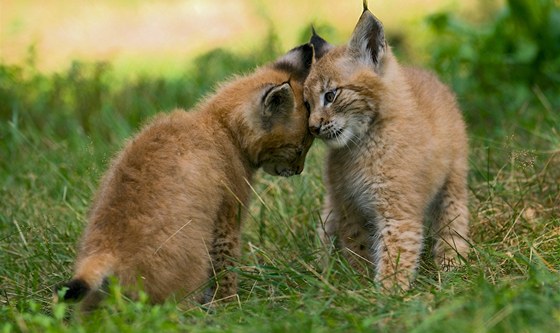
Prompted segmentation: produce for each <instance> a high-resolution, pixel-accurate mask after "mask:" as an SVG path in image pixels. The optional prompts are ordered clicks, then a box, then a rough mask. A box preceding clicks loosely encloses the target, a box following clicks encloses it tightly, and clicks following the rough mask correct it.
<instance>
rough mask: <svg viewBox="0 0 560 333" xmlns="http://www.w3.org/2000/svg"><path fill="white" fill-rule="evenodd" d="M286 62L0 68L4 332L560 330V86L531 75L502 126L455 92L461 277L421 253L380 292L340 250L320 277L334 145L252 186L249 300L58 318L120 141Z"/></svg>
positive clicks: (247, 230) (125, 306) (268, 50)
mask: <svg viewBox="0 0 560 333" xmlns="http://www.w3.org/2000/svg"><path fill="white" fill-rule="evenodd" d="M278 53H279V50H278V48H277V46H276V44H275V42H274V38H271V42H270V43H269V46H267V47H265V48H263V51H262V52H260V53H256V54H252V55H251V56H249V55H234V54H231V53H228V52H226V51H223V50H221V51H220V50H218V51H214V52H211V53H209V54H207V55H205V56H203V57H200V58H199V59H197V60H196V62H195V63H194V64H193V66H192V68H190V69H189V70H188V71H187V72H185V73H184V74H183V75H175V76H174V77H172V78H160V77H149V76H144V77H139V78H122V77H115V73H114V71H113V70H112V69H111V66H110V65H109V64H78V63H76V64H74V65H73V66H72V67H71V68H70V69H69V70H68V71H66V72H63V73H59V74H52V75H44V74H41V73H38V72H36V71H35V70H34V69H33V66H32V65H29V66H26V67H24V68H19V67H10V66H5V65H0V198H1V200H0V279H1V280H0V281H1V282H0V304H1V305H0V331H2V332H11V331H16V332H17V331H21V332H39V331H40V332H61V331H62V332H64V331H71V332H74V331H80V332H94V331H95V332H97V331H103V332H116V331H119V332H120V331H124V332H138V331H142V332H163V331H189V332H454V331H455V332H556V331H558V329H559V328H560V274H559V269H560V133H559V128H560V126H559V124H560V116H559V114H560V113H559V111H560V101H559V100H558V99H555V98H554V96H553V94H551V93H550V90H546V89H545V88H547V89H548V88H549V86H547V87H540V86H539V85H535V84H532V83H531V84H529V83H525V84H524V83H523V81H522V80H521V79H519V78H517V79H516V80H517V81H516V84H517V85H518V86H524V85H525V86H526V87H527V91H528V92H527V91H525V92H524V95H523V96H524V99H523V100H522V101H521V103H519V101H518V100H515V101H512V102H511V103H510V104H507V103H506V102H505V103H504V104H502V108H503V109H505V110H506V111H505V112H504V117H498V116H496V115H495V114H493V112H495V110H493V109H484V108H478V107H479V106H480V105H481V104H483V101H484V100H483V98H481V99H478V100H475V101H473V100H472V98H474V97H473V96H476V91H470V92H469V93H468V96H469V98H468V99H465V98H463V97H464V96H463V95H461V94H460V95H459V98H460V100H461V102H462V106H463V109H464V110H466V111H465V112H466V114H465V116H466V119H467V120H468V123H469V124H468V125H469V131H470V133H471V140H470V142H471V155H470V165H471V173H470V179H469V184H470V212H471V225H472V238H473V243H474V249H475V250H474V253H473V254H472V256H471V257H470V258H469V260H468V264H467V266H466V267H464V268H462V269H460V270H457V271H455V272H451V273H440V272H438V271H437V270H436V269H435V268H434V265H433V263H432V262H431V261H430V257H429V256H425V258H424V260H423V262H422V265H421V268H420V270H419V276H418V280H417V283H416V285H415V288H413V289H412V290H411V291H409V292H406V293H403V294H400V295H384V294H382V293H380V292H379V291H378V290H377V289H376V288H375V287H374V286H373V284H372V283H371V281H364V279H363V277H361V276H359V275H358V274H357V273H356V272H354V271H353V270H352V269H351V268H350V267H349V265H348V264H347V263H346V262H345V260H344V259H343V258H342V257H340V256H339V255H338V254H337V253H335V254H333V255H332V256H330V260H328V265H327V267H326V268H323V267H322V264H321V263H322V258H324V257H325V255H326V253H325V252H324V251H323V250H322V249H321V248H320V247H319V245H318V242H317V239H316V235H315V232H314V230H315V226H316V224H317V223H318V222H319V212H320V208H321V202H322V199H323V195H324V188H323V184H322V182H321V173H322V160H323V155H324V152H325V147H324V146H323V145H322V144H321V143H316V144H315V145H314V147H313V148H312V149H311V152H310V156H309V158H308V161H307V164H306V169H305V171H304V173H303V174H302V175H301V176H300V177H293V178H289V179H284V178H273V177H269V176H267V175H264V174H262V173H259V174H258V176H257V178H256V182H255V188H254V190H255V192H256V195H254V196H253V201H252V204H251V206H250V212H249V214H248V218H247V220H246V221H245V222H244V231H243V256H242V258H241V259H240V262H239V266H238V268H236V270H237V271H238V272H239V274H240V286H239V299H238V301H236V302H233V303H230V304H218V306H217V307H215V308H214V309H213V310H211V311H210V310H208V309H206V308H201V307H197V306H191V307H187V306H185V305H182V304H178V303H176V302H174V301H173V300H170V301H168V302H166V303H165V304H163V305H158V306H151V305H148V304H147V303H146V302H145V301H138V302H132V301H130V300H128V299H126V297H124V296H122V294H121V293H120V290H119V289H118V288H117V287H113V289H112V290H111V295H110V296H109V298H108V300H107V302H106V303H107V304H105V306H103V308H102V309H101V310H99V311H98V312H97V313H95V314H94V315H92V316H91V317H90V318H86V319H83V320H80V319H78V318H76V317H74V316H73V315H72V313H73V309H72V307H71V306H68V305H64V304H60V305H56V306H54V307H53V306H52V304H51V293H52V288H53V286H54V285H55V284H57V283H59V282H61V281H63V280H66V279H68V278H69V277H70V276H71V269H72V264H73V261H74V258H75V254H76V252H75V249H76V242H77V240H78V238H79V236H80V234H81V232H82V230H83V229H84V224H85V216H86V213H87V209H88V205H89V203H90V200H91V198H92V195H93V193H94V191H95V190H96V188H97V184H98V182H99V179H100V177H101V175H102V174H103V172H104V170H105V169H106V167H107V164H108V163H109V161H110V159H111V156H113V154H114V153H115V152H116V151H118V149H119V148H120V146H121V145H122V143H123V141H124V140H125V139H126V138H127V137H130V136H131V135H133V133H134V132H135V131H137V129H138V128H139V127H140V126H141V124H142V123H143V122H144V121H146V120H147V119H149V117H151V116H152V115H153V114H155V113H156V112H159V111H161V110H163V111H168V110H170V109H172V108H174V107H176V106H181V107H189V106H192V105H193V104H195V103H196V101H197V100H198V99H200V98H201V97H202V96H204V94H206V93H208V92H209V91H210V90H211V88H212V87H213V86H214V84H215V83H217V82H219V81H221V80H223V79H225V78H227V77H230V76H231V75H232V74H233V73H239V72H244V71H248V70H250V69H251V68H253V67H254V66H255V65H256V64H260V63H264V62H265V61H267V60H269V59H272V58H273V57H274V56H275V55H277V54H278ZM443 76H444V77H445V75H443ZM456 79H457V78H452V79H449V81H451V82H452V83H453V85H454V87H455V88H456V90H458V91H462V90H461V89H460V88H461V87H463V86H464V85H461V84H463V83H461V82H457V81H456ZM465 79H468V80H476V78H474V77H471V78H465ZM468 83H470V84H471V85H470V86H471V87H474V88H475V89H476V85H474V84H472V82H468ZM495 84H496V85H498V86H499V85H500V84H501V82H499V81H496V82H495ZM508 84H511V82H510V83H508ZM554 84H556V85H554ZM554 84H553V85H552V86H551V87H550V89H554V88H557V87H558V82H556V83H554ZM479 89H482V88H479ZM483 93H484V92H483V91H480V94H481V96H483V95H484V94H483ZM551 96H552V97H551ZM494 102H495V101H493V103H494ZM505 115H507V116H505ZM485 117H486V118H491V119H492V121H491V122H485V121H482V120H484V119H485ZM498 119H499V121H498Z"/></svg>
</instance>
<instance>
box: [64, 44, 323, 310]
mask: <svg viewBox="0 0 560 333" xmlns="http://www.w3.org/2000/svg"><path fill="white" fill-rule="evenodd" d="M312 61H313V47H312V46H311V45H310V44H305V45H302V46H300V47H297V48H294V49H293V50H291V51H290V52H289V53H287V54H286V55H285V56H284V57H282V58H280V59H279V60H277V61H276V62H274V63H272V64H270V65H268V66H265V67H263V68H261V69H258V70H257V71H256V72H255V73H253V74H251V75H248V76H246V77H240V78H237V79H235V80H233V81H232V82H229V83H227V84H225V85H223V86H222V87H221V88H220V89H219V90H218V91H217V92H216V93H215V94H214V95H213V96H211V97H209V98H207V99H206V100H205V101H204V102H202V103H201V104H200V105H198V106H197V107H196V108H195V110H193V111H191V112H185V111H182V110H178V111H175V112H173V113H171V114H166V115H162V116H159V117H157V118H156V119H155V120H153V121H152V122H151V123H150V124H148V125H147V126H146V127H144V128H143V129H142V131H140V133H139V134H138V135H136V136H135V137H134V138H133V139H132V140H131V141H130V142H129V143H128V144H127V145H126V146H125V148H124V149H123V151H122V152H121V153H120V154H119V155H118V156H117V158H116V159H115V160H114V161H113V164H112V166H111V167H110V168H109V170H108V172H107V174H106V175H105V177H104V179H103V182H102V183H101V186H100V188H99V191H98V193H97V195H96V197H95V200H94V202H93V205H92V207H91V211H90V213H89V216H88V225H87V229H86V231H85V233H84V235H83V238H82V241H81V246H80V250H79V253H78V258H77V261H76V264H75V274H74V277H73V279H72V280H71V281H69V282H68V283H66V284H64V285H63V286H62V287H66V288H64V290H66V291H65V293H64V296H63V299H64V300H79V299H81V298H85V299H84V302H83V303H82V308H83V309H84V310H88V309H91V308H93V307H95V306H96V305H97V303H98V302H99V301H100V299H101V290H100V289H101V287H102V285H103V284H104V282H105V281H106V278H107V277H109V276H114V277H116V278H117V280H118V281H119V283H120V284H121V285H123V286H124V287H125V290H127V291H128V292H129V293H131V294H132V295H134V293H135V291H136V290H137V289H135V288H136V287H137V286H138V285H141V286H142V287H143V289H144V290H145V291H146V293H147V294H148V295H149V298H150V300H151V301H152V302H161V301H163V300H164V299H166V298H167V297H168V296H170V295H176V296H177V297H183V296H185V295H187V294H190V293H192V292H194V291H196V290H197V289H199V288H200V287H201V286H203V285H204V284H205V283H207V282H208V281H209V280H210V279H211V278H212V277H213V276H214V274H216V276H215V278H216V279H217V283H216V284H215V285H214V290H213V291H212V293H210V294H208V295H207V296H210V297H215V298H216V299H223V298H227V297H229V296H232V295H234V294H235V293H236V290H237V284H236V275H235V273H234V272H231V271H229V270H228V267H229V266H231V265H233V262H234V261H235V258H236V257H237V256H238V255H239V251H240V250H239V248H240V246H239V234H240V220H241V218H242V215H244V213H243V211H244V210H245V207H246V205H247V203H248V200H249V196H250V193H251V188H250V182H251V178H252V176H253V174H254V172H255V171H256V170H257V168H259V167H263V169H264V170H265V171H266V172H268V173H270V174H273V175H281V176H291V175H295V174H299V173H300V172H301V171H302V169H303V166H304V160H305V156H306V154H307V151H308V149H309V147H310V145H311V143H312V140H313V137H312V136H311V134H310V133H309V130H308V123H307V118H308V113H307V111H306V109H305V107H304V104H303V87H302V85H303V81H304V80H305V77H306V76H307V74H308V72H309V69H310V66H311V63H312ZM61 292H62V291H61ZM197 295H198V300H201V297H200V293H198V294H197Z"/></svg>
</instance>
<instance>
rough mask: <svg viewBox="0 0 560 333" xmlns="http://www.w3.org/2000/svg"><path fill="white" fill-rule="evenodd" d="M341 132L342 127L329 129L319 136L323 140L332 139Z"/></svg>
mask: <svg viewBox="0 0 560 333" xmlns="http://www.w3.org/2000/svg"><path fill="white" fill-rule="evenodd" d="M343 132H344V130H343V129H342V128H337V129H331V130H329V131H327V132H326V133H324V134H323V135H322V136H321V137H322V138H323V139H325V140H333V139H336V138H337V137H339V136H340V135H341V134H342V133H343Z"/></svg>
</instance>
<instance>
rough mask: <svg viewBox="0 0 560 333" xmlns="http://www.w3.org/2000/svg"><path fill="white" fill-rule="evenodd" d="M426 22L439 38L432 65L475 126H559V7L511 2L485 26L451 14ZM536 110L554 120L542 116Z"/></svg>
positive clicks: (538, 1) (550, 1)
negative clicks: (535, 124)
mask: <svg viewBox="0 0 560 333" xmlns="http://www.w3.org/2000/svg"><path fill="white" fill-rule="evenodd" d="M480 10H484V8H481V9H480ZM427 22H428V24H429V26H430V27H431V28H432V31H433V33H434V38H433V44H432V49H431V52H432V57H431V59H432V60H431V64H430V65H431V67H432V68H434V69H435V70H436V71H437V72H438V73H439V74H440V76H442V77H443V78H444V80H446V81H447V82H450V83H451V84H452V86H453V88H454V90H455V92H456V93H457V94H458V96H459V98H460V100H461V102H462V105H463V107H464V109H465V111H466V113H467V118H468V119H469V120H470V123H472V124H478V123H487V124H488V125H489V126H491V128H495V127H496V125H501V126H502V127H503V125H504V124H505V123H507V122H510V121H511V119H516V120H517V121H519V122H520V123H522V124H523V123H525V124H527V125H533V123H534V122H538V121H540V120H544V121H545V122H548V124H549V125H554V124H555V123H556V126H558V123H557V121H559V118H558V117H557V116H556V117H554V115H553V113H557V112H558V111H559V108H560V8H559V7H558V2H557V1H554V0H508V1H507V2H506V5H505V6H504V7H503V8H501V9H500V11H499V12H498V13H496V15H495V16H494V19H492V20H491V21H489V22H486V23H485V24H484V25H482V26H477V25H474V24H469V23H467V22H465V21H463V20H461V19H459V18H457V17H456V16H454V15H453V14H450V13H447V12H444V13H438V14H434V15H432V16H430V17H429V18H428V19H427ZM535 104H536V105H538V108H540V107H544V108H545V109H547V110H546V111H547V112H549V113H551V114H550V115H549V116H550V117H543V115H542V114H539V112H540V111H537V110H535V109H534V106H535ZM483 129H484V130H485V131H486V132H487V127H483Z"/></svg>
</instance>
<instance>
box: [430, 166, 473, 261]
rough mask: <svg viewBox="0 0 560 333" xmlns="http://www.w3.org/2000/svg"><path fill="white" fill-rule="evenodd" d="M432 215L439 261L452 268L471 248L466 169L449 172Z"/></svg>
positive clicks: (435, 250)
mask: <svg viewBox="0 0 560 333" xmlns="http://www.w3.org/2000/svg"><path fill="white" fill-rule="evenodd" d="M433 218H434V224H433V225H432V232H433V233H434V235H435V244H434V249H433V251H434V257H435V260H436V264H438V265H439V266H440V267H441V268H442V269H444V270H449V269H452V268H453V267H456V266H458V265H459V264H460V258H465V257H466V256H467V254H468V252H469V250H470V246H469V239H468V232H469V211H468V207H467V178H466V170H464V171H463V172H461V171H460V170H455V171H454V172H452V173H451V174H450V176H449V178H448V179H447V182H446V183H445V184H444V186H443V188H442V190H441V192H440V195H439V196H438V198H437V201H436V202H435V205H434V210H433Z"/></svg>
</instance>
